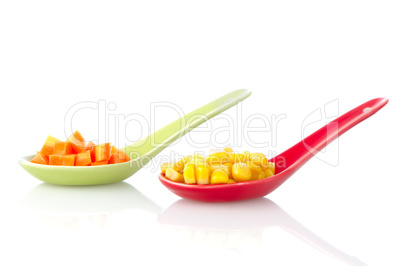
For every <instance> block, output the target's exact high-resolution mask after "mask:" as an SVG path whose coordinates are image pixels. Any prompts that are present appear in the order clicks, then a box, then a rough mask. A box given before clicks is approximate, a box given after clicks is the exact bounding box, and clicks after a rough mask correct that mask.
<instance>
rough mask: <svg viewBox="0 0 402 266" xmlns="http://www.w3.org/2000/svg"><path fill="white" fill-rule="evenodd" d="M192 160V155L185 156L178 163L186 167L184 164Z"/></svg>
mask: <svg viewBox="0 0 402 266" xmlns="http://www.w3.org/2000/svg"><path fill="white" fill-rule="evenodd" d="M192 158H193V156H192V155H187V156H184V157H183V158H181V159H180V162H181V163H182V164H183V165H186V164H188V163H189V162H190V161H191V159H192Z"/></svg>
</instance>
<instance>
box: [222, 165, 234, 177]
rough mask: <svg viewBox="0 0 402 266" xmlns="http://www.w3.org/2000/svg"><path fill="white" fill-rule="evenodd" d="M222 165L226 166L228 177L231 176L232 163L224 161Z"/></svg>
mask: <svg viewBox="0 0 402 266" xmlns="http://www.w3.org/2000/svg"><path fill="white" fill-rule="evenodd" d="M224 165H226V166H227V167H228V170H229V174H228V175H229V178H232V167H233V164H232V163H225V164H224Z"/></svg>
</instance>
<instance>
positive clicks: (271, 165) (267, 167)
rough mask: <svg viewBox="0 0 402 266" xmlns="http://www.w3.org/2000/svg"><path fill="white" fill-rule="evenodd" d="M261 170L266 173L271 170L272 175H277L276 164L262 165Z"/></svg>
mask: <svg viewBox="0 0 402 266" xmlns="http://www.w3.org/2000/svg"><path fill="white" fill-rule="evenodd" d="M261 168H262V169H263V170H264V171H265V170H267V169H270V170H271V171H272V173H274V174H275V163H271V162H268V161H267V163H266V164H263V165H261Z"/></svg>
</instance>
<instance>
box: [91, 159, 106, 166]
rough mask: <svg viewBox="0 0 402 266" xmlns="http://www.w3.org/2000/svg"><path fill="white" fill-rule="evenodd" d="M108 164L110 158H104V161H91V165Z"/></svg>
mask: <svg viewBox="0 0 402 266" xmlns="http://www.w3.org/2000/svg"><path fill="white" fill-rule="evenodd" d="M105 164H108V160H103V161H96V162H93V163H91V166H96V165H105Z"/></svg>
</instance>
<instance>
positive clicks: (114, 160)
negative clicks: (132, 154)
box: [109, 150, 130, 164]
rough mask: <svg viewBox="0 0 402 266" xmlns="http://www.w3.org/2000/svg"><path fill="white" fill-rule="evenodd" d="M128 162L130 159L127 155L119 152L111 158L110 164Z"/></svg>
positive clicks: (121, 151)
mask: <svg viewBox="0 0 402 266" xmlns="http://www.w3.org/2000/svg"><path fill="white" fill-rule="evenodd" d="M127 161H130V158H129V157H128V156H127V154H126V153H125V152H124V151H123V150H117V152H115V153H113V154H112V155H111V156H110V159H109V164H115V163H124V162H127Z"/></svg>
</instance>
